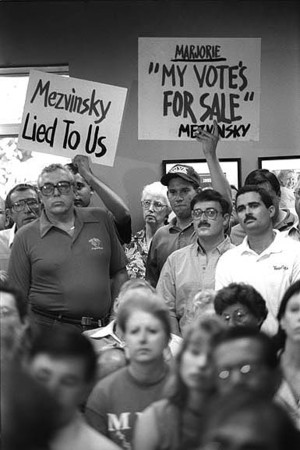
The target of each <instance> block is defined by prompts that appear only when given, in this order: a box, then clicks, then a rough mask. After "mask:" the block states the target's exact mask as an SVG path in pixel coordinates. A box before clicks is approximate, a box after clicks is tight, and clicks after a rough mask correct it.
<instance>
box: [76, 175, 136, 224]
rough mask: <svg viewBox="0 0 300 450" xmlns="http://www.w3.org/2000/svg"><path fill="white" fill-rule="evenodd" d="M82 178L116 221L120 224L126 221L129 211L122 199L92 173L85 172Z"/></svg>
mask: <svg viewBox="0 0 300 450" xmlns="http://www.w3.org/2000/svg"><path fill="white" fill-rule="evenodd" d="M84 178H85V180H86V181H87V183H88V184H89V185H90V186H91V188H92V189H93V190H94V192H96V194H97V195H98V196H99V197H100V199H101V200H102V202H103V203H104V205H105V207H106V208H107V209H108V210H109V211H110V212H111V213H112V214H113V216H114V218H115V220H116V222H117V223H119V224H120V225H123V224H125V223H127V222H128V221H129V219H130V212H129V208H128V206H127V205H126V203H125V202H124V200H122V199H121V197H119V195H118V194H116V193H115V192H114V191H113V190H112V189H111V188H110V187H109V186H107V184H105V183H104V182H103V181H101V180H99V178H97V177H96V176H95V175H94V174H93V173H91V172H90V173H87V172H85V173H84Z"/></svg>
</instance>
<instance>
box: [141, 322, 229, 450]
mask: <svg viewBox="0 0 300 450" xmlns="http://www.w3.org/2000/svg"><path fill="white" fill-rule="evenodd" d="M223 330H224V328H223V324H222V322H221V321H220V319H219V318H218V317H216V316H202V317H199V318H198V319H197V320H196V321H195V322H194V323H193V324H192V325H191V327H190V328H189V330H187V333H186V336H185V338H184V340H183V344H182V347H181V350H180V352H179V353H178V355H177V358H176V362H177V364H176V367H175V373H174V379H173V380H172V383H171V385H170V391H169V395H168V398H166V399H163V400H160V401H158V402H155V403H153V404H152V405H150V406H149V408H147V409H146V410H145V411H144V412H143V414H142V415H140V416H139V419H138V422H137V426H136V431H135V437H134V448H135V449H137V450H139V449H143V450H175V449H176V450H177V449H186V448H188V449H189V450H191V449H193V448H197V446H198V444H199V442H198V438H199V430H201V424H202V420H203V416H204V412H205V409H206V407H207V402H208V400H209V399H210V398H211V397H212V395H213V394H214V392H215V385H214V377H213V368H212V364H211V348H212V343H213V341H214V339H216V338H217V336H219V335H220V334H221V332H222V331H223ZM200 434H201V433H200Z"/></svg>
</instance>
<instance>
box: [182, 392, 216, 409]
mask: <svg viewBox="0 0 300 450" xmlns="http://www.w3.org/2000/svg"><path fill="white" fill-rule="evenodd" d="M210 395H211V394H210V392H209V391H207V392H203V391H202V392H199V390H197V389H195V390H192V391H190V392H189V394H188V400H187V407H188V409H190V410H192V411H195V412H199V411H200V410H201V407H202V406H203V405H205V404H206V402H207V399H208V398H209V397H210Z"/></svg>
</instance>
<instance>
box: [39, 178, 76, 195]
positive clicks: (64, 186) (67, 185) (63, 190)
mask: <svg viewBox="0 0 300 450" xmlns="http://www.w3.org/2000/svg"><path fill="white" fill-rule="evenodd" d="M72 185H73V183H71V182H70V181H59V182H58V183H56V184H53V183H45V184H44V185H43V186H41V187H40V191H41V193H42V194H43V195H45V197H49V196H50V195H53V193H54V190H55V188H56V189H57V190H58V192H59V193H60V194H68V193H69V192H70V190H71V186H72Z"/></svg>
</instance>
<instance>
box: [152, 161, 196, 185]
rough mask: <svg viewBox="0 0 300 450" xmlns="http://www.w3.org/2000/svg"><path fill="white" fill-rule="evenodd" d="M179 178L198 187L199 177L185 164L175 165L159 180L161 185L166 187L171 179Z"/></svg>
mask: <svg viewBox="0 0 300 450" xmlns="http://www.w3.org/2000/svg"><path fill="white" fill-rule="evenodd" d="M175 177H180V178H183V179H184V180H186V181H189V182H190V183H193V184H196V185H197V186H200V177H199V175H198V174H197V172H196V171H195V169H194V168H193V167H192V166H187V165H185V164H176V165H175V166H173V167H172V168H171V169H170V170H169V172H168V173H166V174H165V175H164V176H163V177H162V178H161V180H160V182H161V183H162V184H164V185H165V186H168V184H169V181H170V180H171V178H175Z"/></svg>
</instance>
